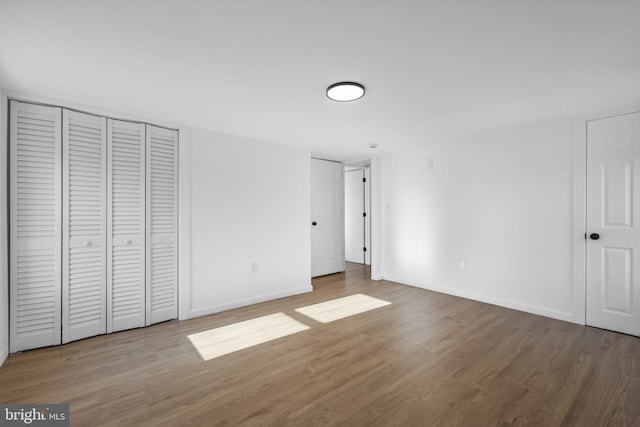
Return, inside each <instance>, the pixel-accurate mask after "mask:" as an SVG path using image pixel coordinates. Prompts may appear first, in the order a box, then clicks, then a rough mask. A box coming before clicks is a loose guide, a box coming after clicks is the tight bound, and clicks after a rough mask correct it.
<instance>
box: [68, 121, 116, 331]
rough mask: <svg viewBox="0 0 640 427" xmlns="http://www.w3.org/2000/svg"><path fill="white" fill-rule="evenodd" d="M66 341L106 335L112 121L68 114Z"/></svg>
mask: <svg viewBox="0 0 640 427" xmlns="http://www.w3.org/2000/svg"><path fill="white" fill-rule="evenodd" d="M62 129H63V135H62V140H63V150H62V151H63V155H62V157H63V180H62V181H63V217H62V236H63V237H62V272H63V274H62V302H63V305H62V342H63V343H67V342H70V341H74V340H78V339H82V338H87V337H91V336H94V335H100V334H104V333H105V332H106V330H107V307H106V286H107V282H106V280H107V276H106V264H107V256H106V247H105V246H106V225H107V224H106V219H107V217H106V213H107V212H106V210H107V209H106V175H107V174H106V167H107V161H106V160H107V153H106V149H107V145H106V142H107V120H106V119H105V118H104V117H98V116H94V115H91V114H84V113H79V112H76V111H69V110H64V111H63V127H62Z"/></svg>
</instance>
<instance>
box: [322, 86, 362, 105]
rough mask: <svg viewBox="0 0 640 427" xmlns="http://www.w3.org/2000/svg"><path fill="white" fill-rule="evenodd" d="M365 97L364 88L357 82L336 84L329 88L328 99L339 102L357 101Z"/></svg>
mask: <svg viewBox="0 0 640 427" xmlns="http://www.w3.org/2000/svg"><path fill="white" fill-rule="evenodd" d="M363 96H364V86H362V85H361V84H360V83H355V82H339V83H334V84H332V85H331V86H329V87H328V88H327V98H329V99H332V100H334V101H338V102H348V101H355V100H356V99H360V98H362V97H363Z"/></svg>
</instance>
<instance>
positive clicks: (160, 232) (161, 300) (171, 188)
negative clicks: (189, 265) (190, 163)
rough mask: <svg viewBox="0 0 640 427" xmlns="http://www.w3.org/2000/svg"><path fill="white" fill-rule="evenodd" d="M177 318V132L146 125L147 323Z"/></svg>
mask: <svg viewBox="0 0 640 427" xmlns="http://www.w3.org/2000/svg"><path fill="white" fill-rule="evenodd" d="M176 317H178V132H177V131H175V130H171V129H164V128H160V127H157V126H151V125H147V324H152V323H158V322H163V321H165V320H170V319H175V318H176Z"/></svg>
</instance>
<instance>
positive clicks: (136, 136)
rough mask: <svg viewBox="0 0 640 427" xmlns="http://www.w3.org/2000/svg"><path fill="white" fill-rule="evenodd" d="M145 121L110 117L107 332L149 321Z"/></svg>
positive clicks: (140, 324)
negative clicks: (146, 289)
mask: <svg viewBox="0 0 640 427" xmlns="http://www.w3.org/2000/svg"><path fill="white" fill-rule="evenodd" d="M145 144H146V142H145V125H144V124H142V123H131V122H124V121H119V120H112V119H109V121H108V147H109V148H108V156H107V157H108V168H107V171H108V179H107V182H108V185H107V206H108V216H109V224H108V228H107V252H108V265H109V266H108V268H107V271H108V281H107V283H108V286H107V306H108V314H109V315H108V318H107V332H116V331H122V330H125V329H131V328H138V327H141V326H145V322H146V316H145V311H146V299H145V298H146V293H145V292H146V291H145V288H146V283H145V274H146V273H145V233H146V228H145V218H146V211H145V197H146V194H145V179H146V176H145V164H146V159H145Z"/></svg>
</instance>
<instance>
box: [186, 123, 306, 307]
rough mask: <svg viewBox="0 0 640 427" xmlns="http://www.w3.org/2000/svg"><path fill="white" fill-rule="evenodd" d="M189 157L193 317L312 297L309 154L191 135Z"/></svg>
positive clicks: (199, 133) (210, 135)
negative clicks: (306, 294)
mask: <svg viewBox="0 0 640 427" xmlns="http://www.w3.org/2000/svg"><path fill="white" fill-rule="evenodd" d="M190 151H191V169H190V177H189V179H190V181H191V195H190V199H191V202H190V203H191V208H190V215H191V288H190V294H191V295H190V299H191V310H190V315H191V316H199V315H204V314H208V313H213V312H217V311H222V310H227V309H230V308H233V307H238V306H242V305H247V304H251V303H255V302H259V301H264V300H268V299H273V298H278V297H283V296H287V295H293V294H297V293H302V292H309V291H311V290H312V288H311V264H310V263H311V261H310V260H311V254H310V247H311V242H310V232H309V218H310V215H311V214H310V153H309V150H307V149H303V148H297V147H290V146H285V145H279V144H271V143H265V142H260V141H253V140H250V139H246V138H241V137H235V136H231V135H226V134H220V133H215V132H209V131H204V130H199V129H192V132H191V150H190ZM254 263H257V264H254ZM255 267H257V271H253V270H254V268H255Z"/></svg>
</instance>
